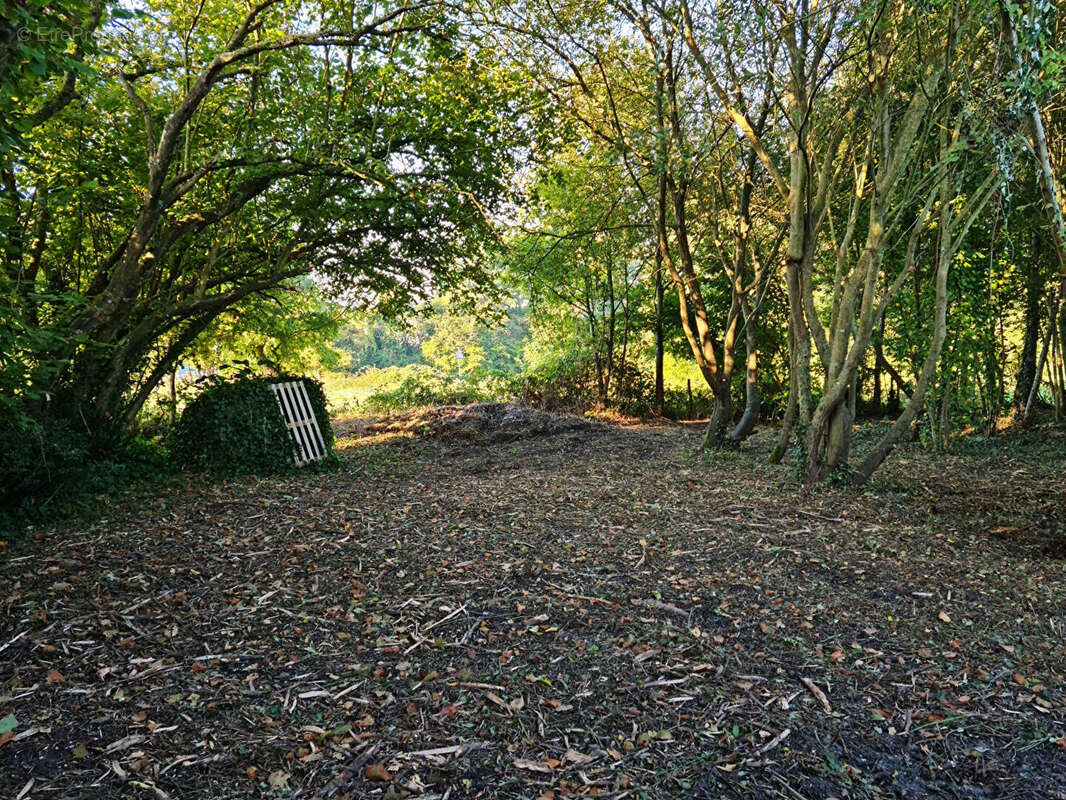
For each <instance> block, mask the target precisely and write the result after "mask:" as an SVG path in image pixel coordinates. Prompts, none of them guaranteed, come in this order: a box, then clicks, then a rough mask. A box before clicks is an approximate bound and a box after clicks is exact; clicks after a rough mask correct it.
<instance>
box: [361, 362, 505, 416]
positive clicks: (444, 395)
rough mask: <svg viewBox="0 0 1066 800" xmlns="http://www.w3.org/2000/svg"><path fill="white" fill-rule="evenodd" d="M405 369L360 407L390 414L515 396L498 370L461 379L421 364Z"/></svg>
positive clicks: (488, 401) (499, 400)
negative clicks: (398, 377)
mask: <svg viewBox="0 0 1066 800" xmlns="http://www.w3.org/2000/svg"><path fill="white" fill-rule="evenodd" d="M404 370H405V373H406V376H405V377H403V379H402V380H401V381H400V382H399V383H389V384H386V385H384V386H383V387H382V388H381V389H379V390H378V391H376V392H374V393H372V394H371V395H370V396H369V397H367V398H366V399H365V400H364V401H363V403H362V404H361V408H362V410H364V411H369V412H373V413H389V412H393V411H404V410H407V409H411V408H424V407H426V406H451V405H467V404H468V403H493V402H502V401H506V400H510V399H511V398H512V397H513V396H514V391H515V386H514V379H513V378H511V377H509V376H507V375H503V374H500V373H495V372H483V373H478V374H469V375H465V376H463V377H461V378H460V377H458V376H453V375H444V374H442V373H440V372H437V371H436V370H434V369H433V368H431V367H425V366H422V365H412V366H411V367H406V368H404Z"/></svg>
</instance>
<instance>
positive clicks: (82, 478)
mask: <svg viewBox="0 0 1066 800" xmlns="http://www.w3.org/2000/svg"><path fill="white" fill-rule="evenodd" d="M167 471H168V463H167V457H166V453H165V452H164V451H163V450H162V448H160V447H159V446H158V445H155V444H152V443H149V442H145V441H143V440H140V439H128V440H125V441H122V442H118V443H117V444H116V445H115V446H114V447H113V448H112V449H111V450H109V451H107V452H99V451H95V450H94V449H93V447H92V444H91V442H90V438H89V436H88V434H87V433H86V432H84V431H77V430H73V429H71V427H70V425H69V424H67V423H66V422H65V421H63V420H54V419H49V418H45V419H42V420H36V419H32V418H30V417H27V416H19V417H16V418H15V419H13V420H11V419H8V420H4V421H2V422H0V535H3V534H9V533H13V532H16V531H18V530H19V529H21V528H23V527H24V526H26V525H28V524H42V523H49V522H56V521H58V520H61V519H65V518H67V517H71V516H76V515H79V514H83V513H86V512H89V511H92V510H94V509H96V508H97V507H98V502H97V498H98V497H99V495H101V494H104V493H110V492H115V491H119V490H122V489H126V488H129V487H130V486H132V485H135V484H139V483H144V482H145V481H146V480H153V479H155V478H158V477H159V476H161V475H163V474H165V473H166V472H167Z"/></svg>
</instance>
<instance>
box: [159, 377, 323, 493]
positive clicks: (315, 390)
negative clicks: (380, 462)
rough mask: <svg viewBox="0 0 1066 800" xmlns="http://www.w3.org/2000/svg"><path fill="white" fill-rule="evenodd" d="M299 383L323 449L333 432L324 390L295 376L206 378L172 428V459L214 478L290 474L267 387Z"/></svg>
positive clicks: (289, 446)
mask: <svg viewBox="0 0 1066 800" xmlns="http://www.w3.org/2000/svg"><path fill="white" fill-rule="evenodd" d="M299 380H302V381H303V382H304V385H305V386H306V387H307V396H308V398H310V400H311V407H312V409H313V410H314V413H315V417H316V419H317V420H318V427H319V428H320V429H321V431H322V438H323V439H324V440H325V443H326V449H327V450H330V449H332V447H333V429H332V428H331V427H330V424H329V414H328V413H327V411H326V395H325V393H324V392H323V391H322V384H321V383H319V382H318V381H316V380H313V379H311V378H302V377H300V376H297V375H279V376H277V377H271V378H265V377H256V376H248V375H246V376H241V377H238V378H235V379H230V380H222V379H218V378H208V379H206V380H205V383H206V386H205V388H204V390H203V391H202V392H201V393H200V394H199V395H198V396H197V397H196V399H194V400H193V401H191V402H190V403H189V404H188V405H187V406H186V407H185V410H184V411H183V412H182V414H181V418H180V419H179V420H178V422H177V425H175V427H174V433H173V440H172V443H171V448H170V450H171V455H172V457H173V459H174V461H175V463H176V464H178V465H179V466H181V467H182V468H184V469H188V470H194V471H198V472H211V473H214V474H216V475H269V474H273V473H278V472H287V471H289V470H292V469H293V468H294V463H293V439H292V436H291V434H290V433H289V431H288V429H287V428H286V427H285V423H284V421H283V420H282V418H281V412H280V411H279V410H278V401H277V400H276V399H275V397H274V392H273V391H272V390H271V388H270V385H271V384H273V383H285V382H287V381H299Z"/></svg>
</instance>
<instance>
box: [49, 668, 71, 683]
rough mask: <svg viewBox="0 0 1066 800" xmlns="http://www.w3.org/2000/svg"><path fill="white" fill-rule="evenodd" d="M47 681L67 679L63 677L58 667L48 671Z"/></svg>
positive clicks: (62, 681) (53, 681) (58, 681)
mask: <svg viewBox="0 0 1066 800" xmlns="http://www.w3.org/2000/svg"><path fill="white" fill-rule="evenodd" d="M48 682H49V683H66V682H67V679H66V678H64V677H63V673H62V672H60V671H59V670H58V669H53V670H51V671H50V672H49V673H48Z"/></svg>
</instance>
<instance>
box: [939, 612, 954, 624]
mask: <svg viewBox="0 0 1066 800" xmlns="http://www.w3.org/2000/svg"><path fill="white" fill-rule="evenodd" d="M936 618H937V619H938V620H940V621H941V622H951V617H949V616H948V614H947V612H946V611H941V612H940V613H939V614H937V615H936Z"/></svg>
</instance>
